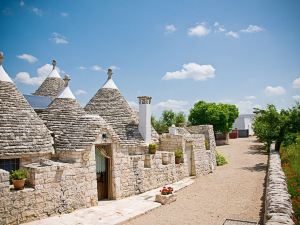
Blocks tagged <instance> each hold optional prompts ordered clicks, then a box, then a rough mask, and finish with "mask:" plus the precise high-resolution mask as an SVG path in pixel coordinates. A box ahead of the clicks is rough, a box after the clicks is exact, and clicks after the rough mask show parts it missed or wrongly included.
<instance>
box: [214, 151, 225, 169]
mask: <svg viewBox="0 0 300 225" xmlns="http://www.w3.org/2000/svg"><path fill="white" fill-rule="evenodd" d="M216 160H217V166H223V165H225V164H227V163H228V162H227V160H226V158H225V157H224V156H223V155H222V154H221V153H220V152H217V154H216Z"/></svg>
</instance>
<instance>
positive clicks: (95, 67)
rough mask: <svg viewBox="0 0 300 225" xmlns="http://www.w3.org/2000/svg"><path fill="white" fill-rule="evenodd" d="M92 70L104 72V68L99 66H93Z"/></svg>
mask: <svg viewBox="0 0 300 225" xmlns="http://www.w3.org/2000/svg"><path fill="white" fill-rule="evenodd" d="M91 70H93V71H98V72H99V71H104V70H103V69H102V67H101V66H98V65H93V66H92V67H91Z"/></svg>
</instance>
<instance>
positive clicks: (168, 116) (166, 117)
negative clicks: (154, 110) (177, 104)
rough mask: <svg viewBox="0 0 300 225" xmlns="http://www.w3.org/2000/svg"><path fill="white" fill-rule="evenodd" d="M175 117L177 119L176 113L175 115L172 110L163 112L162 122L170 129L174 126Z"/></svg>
mask: <svg viewBox="0 0 300 225" xmlns="http://www.w3.org/2000/svg"><path fill="white" fill-rule="evenodd" d="M175 117H176V113H174V112H173V111H172V110H165V111H163V112H162V117H161V120H162V122H164V123H165V124H166V125H167V126H168V127H170V126H172V124H174V121H175Z"/></svg>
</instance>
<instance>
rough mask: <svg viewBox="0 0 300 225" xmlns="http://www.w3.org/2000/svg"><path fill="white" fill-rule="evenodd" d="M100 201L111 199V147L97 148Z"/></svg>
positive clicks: (101, 146)
mask: <svg viewBox="0 0 300 225" xmlns="http://www.w3.org/2000/svg"><path fill="white" fill-rule="evenodd" d="M95 156H96V176H97V191H98V200H102V199H111V198H112V197H111V196H112V195H111V186H112V185H111V184H112V176H111V170H112V168H111V165H112V163H111V145H108V144H107V145H97V146H95Z"/></svg>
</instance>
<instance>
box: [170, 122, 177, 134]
mask: <svg viewBox="0 0 300 225" xmlns="http://www.w3.org/2000/svg"><path fill="white" fill-rule="evenodd" d="M169 133H170V134H172V135H178V130H177V127H176V126H175V125H174V124H172V126H171V127H169Z"/></svg>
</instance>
